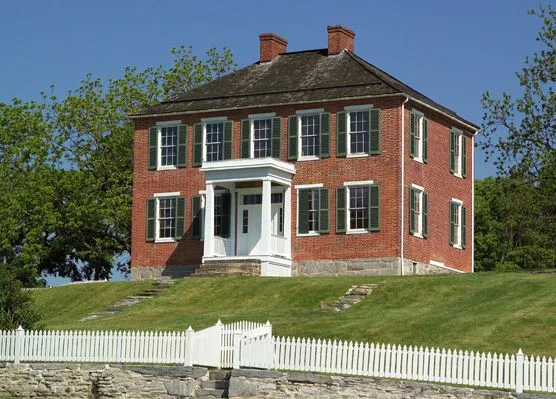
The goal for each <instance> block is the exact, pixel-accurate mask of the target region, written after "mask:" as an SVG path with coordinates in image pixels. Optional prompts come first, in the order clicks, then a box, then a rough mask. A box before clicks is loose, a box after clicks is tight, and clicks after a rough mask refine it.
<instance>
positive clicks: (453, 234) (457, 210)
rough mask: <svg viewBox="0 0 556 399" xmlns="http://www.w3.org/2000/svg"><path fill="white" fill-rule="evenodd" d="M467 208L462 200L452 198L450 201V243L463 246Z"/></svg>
mask: <svg viewBox="0 0 556 399" xmlns="http://www.w3.org/2000/svg"><path fill="white" fill-rule="evenodd" d="M466 219H467V210H466V208H465V207H464V206H463V202H462V201H460V200H457V199H455V198H452V201H450V245H452V246H454V247H456V248H460V249H461V248H465V245H466V230H467V228H466V226H467V221H466Z"/></svg>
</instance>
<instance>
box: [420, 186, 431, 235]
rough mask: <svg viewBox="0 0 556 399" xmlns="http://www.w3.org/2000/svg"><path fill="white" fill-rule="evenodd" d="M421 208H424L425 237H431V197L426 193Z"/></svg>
mask: <svg viewBox="0 0 556 399" xmlns="http://www.w3.org/2000/svg"><path fill="white" fill-rule="evenodd" d="M421 206H422V207H423V209H422V211H423V237H427V236H428V235H429V195H428V194H427V193H425V192H424V193H423V200H422V201H421Z"/></svg>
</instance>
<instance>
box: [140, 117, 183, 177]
mask: <svg viewBox="0 0 556 399" xmlns="http://www.w3.org/2000/svg"><path fill="white" fill-rule="evenodd" d="M180 123H181V121H170V122H159V125H158V126H154V127H152V128H150V129H149V153H148V167H149V169H151V170H155V169H158V170H160V169H175V168H179V167H185V166H187V165H186V164H187V151H186V148H187V126H186V125H181V124H180Z"/></svg>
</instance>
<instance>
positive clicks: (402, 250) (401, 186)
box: [400, 96, 409, 276]
mask: <svg viewBox="0 0 556 399" xmlns="http://www.w3.org/2000/svg"><path fill="white" fill-rule="evenodd" d="M408 101H409V97H407V96H406V97H405V100H403V101H402V129H401V131H402V139H401V143H402V170H401V175H402V176H401V179H400V180H401V183H400V188H401V191H400V200H401V201H400V204H401V206H400V209H401V213H400V226H401V227H400V274H401V275H402V276H403V275H404V271H403V255H404V236H405V234H404V232H405V226H404V220H405V219H404V216H405V192H404V188H405V103H406V102H408Z"/></svg>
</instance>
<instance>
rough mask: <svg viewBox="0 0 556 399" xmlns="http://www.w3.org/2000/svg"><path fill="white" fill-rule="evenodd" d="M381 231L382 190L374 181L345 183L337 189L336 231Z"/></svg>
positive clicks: (354, 232)
mask: <svg viewBox="0 0 556 399" xmlns="http://www.w3.org/2000/svg"><path fill="white" fill-rule="evenodd" d="M379 230H380V188H379V186H378V184H375V183H374V181H372V180H369V181H353V182H344V184H343V186H342V187H338V188H337V189H336V231H337V232H346V233H347V234H358V233H367V232H370V231H379Z"/></svg>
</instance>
